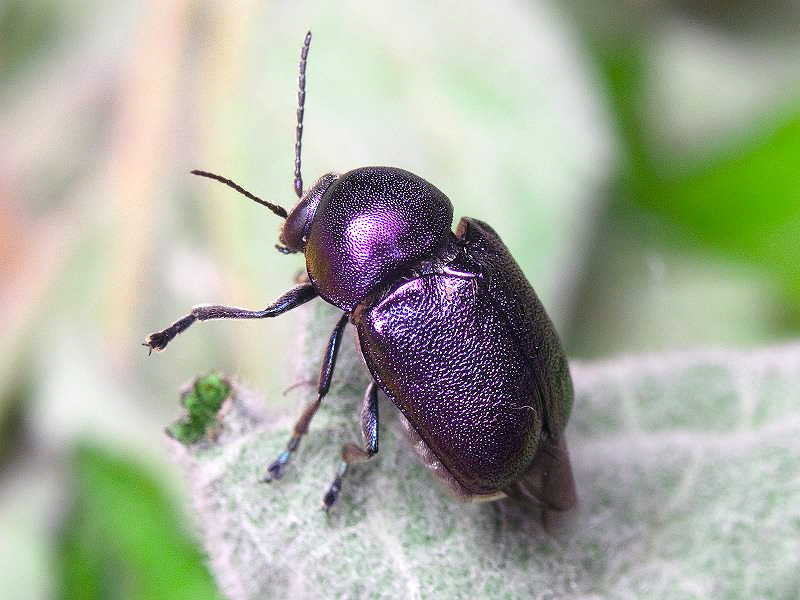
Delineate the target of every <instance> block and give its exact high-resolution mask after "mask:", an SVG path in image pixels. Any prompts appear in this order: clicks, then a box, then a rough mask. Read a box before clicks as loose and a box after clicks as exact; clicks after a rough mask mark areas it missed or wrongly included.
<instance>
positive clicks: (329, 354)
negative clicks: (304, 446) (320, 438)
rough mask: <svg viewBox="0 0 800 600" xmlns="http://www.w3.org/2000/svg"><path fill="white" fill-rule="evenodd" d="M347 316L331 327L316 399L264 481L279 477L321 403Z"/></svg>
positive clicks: (329, 384)
mask: <svg viewBox="0 0 800 600" xmlns="http://www.w3.org/2000/svg"><path fill="white" fill-rule="evenodd" d="M349 318H350V315H349V314H348V313H345V314H343V315H342V316H341V318H340V319H339V321H338V322H337V323H336V327H334V328H333V331H332V332H331V337H330V339H329V340H328V346H327V348H326V349H325V356H323V357H322V368H321V369H320V373H319V387H318V389H317V399H316V400H314V401H313V402H312V403H311V404H309V405H308V406H307V407H306V409H305V410H304V411H303V414H302V415H300V418H299V419H298V420H297V423H295V425H294V433H293V434H292V437H291V438H289V443H288V444H286V450H284V451H283V452H281V453H280V454H279V455H278V458H276V459H275V460H274V461H273V462H272V464H271V465H270V466H269V467H268V468H267V475H266V476H265V477H264V480H263V481H264V482H267V483H268V482H270V481H272V480H273V479H280V478H281V475H283V471H284V469H285V468H286V464H287V463H288V462H289V459H290V458H291V456H292V453H293V452H294V451H295V450H297V447H298V446H299V445H300V439H301V438H302V437H303V435H305V433H306V431H308V425H309V423H311V419H313V418H314V415H315V414H316V412H317V409H318V408H319V405H320V404H321V403H322V399H323V398H324V397H325V394H327V393H328V390H329V389H330V387H331V379H332V378H333V369H334V367H335V366H336V355H337V354H338V353H339V346H340V345H341V342H342V332H343V331H344V328H345V325H347V320H348V319H349Z"/></svg>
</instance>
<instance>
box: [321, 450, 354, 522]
mask: <svg viewBox="0 0 800 600" xmlns="http://www.w3.org/2000/svg"><path fill="white" fill-rule="evenodd" d="M347 466H348V465H347V463H346V462H344V461H342V462H341V463H339V468H338V469H337V470H336V477H334V478H333V483H331V486H330V487H329V488H328V491H327V492H325V495H324V496H323V497H322V510H324V511H325V512H326V513H327V512H329V511H330V510H331V508H333V505H334V504H336V501H337V500H339V492H341V491H342V479H343V478H344V475H345V473H347Z"/></svg>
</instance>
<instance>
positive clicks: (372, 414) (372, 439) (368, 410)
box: [322, 381, 378, 512]
mask: <svg viewBox="0 0 800 600" xmlns="http://www.w3.org/2000/svg"><path fill="white" fill-rule="evenodd" d="M361 435H362V437H363V438H364V447H363V448H359V447H358V446H357V445H355V444H352V443H350V444H345V445H344V446H342V462H341V463H339V468H338V469H337V470H336V476H335V477H334V478H333V483H331V485H330V487H329V488H328V491H327V492H325V495H324V496H323V497H322V510H324V511H325V512H328V511H329V510H330V509H331V507H332V506H333V505H334V504H336V501H337V500H338V499H339V492H340V491H341V489H342V480H343V479H344V476H345V474H346V473H347V470H348V468H349V467H350V465H352V464H356V463H361V462H366V461H368V460H369V459H370V458H372V457H373V456H375V455H376V454H377V453H378V385H377V384H376V383H375V382H374V381H373V382H371V383H370V384H369V385H368V386H367V391H366V392H365V393H364V401H363V402H362V404H361Z"/></svg>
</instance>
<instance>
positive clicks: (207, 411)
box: [166, 373, 230, 446]
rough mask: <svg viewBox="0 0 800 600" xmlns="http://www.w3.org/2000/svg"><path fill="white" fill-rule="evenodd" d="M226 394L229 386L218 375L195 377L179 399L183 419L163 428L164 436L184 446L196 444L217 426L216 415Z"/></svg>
mask: <svg viewBox="0 0 800 600" xmlns="http://www.w3.org/2000/svg"><path fill="white" fill-rule="evenodd" d="M228 394H230V384H229V383H228V381H227V380H226V379H225V378H224V377H223V376H222V375H220V374H218V373H214V374H211V375H206V376H205V377H198V378H197V379H196V380H195V382H194V384H193V385H192V387H191V389H190V390H189V391H187V392H185V393H184V394H183V396H182V397H181V404H183V406H184V408H185V409H186V411H187V415H186V416H185V417H183V418H181V419H180V420H178V421H177V422H175V423H174V424H172V425H170V426H169V427H167V429H166V431H167V435H169V436H170V437H172V438H174V439H176V440H178V441H179V442H180V443H182V444H184V445H187V446H188V445H190V444H196V443H197V442H199V441H200V440H202V439H204V438H205V437H207V436H208V434H209V431H211V430H213V429H215V428H216V427H217V426H218V425H219V420H218V418H217V414H218V413H219V410H220V409H221V408H222V404H223V403H224V402H225V399H226V398H227V397H228Z"/></svg>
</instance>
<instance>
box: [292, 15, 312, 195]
mask: <svg viewBox="0 0 800 600" xmlns="http://www.w3.org/2000/svg"><path fill="white" fill-rule="evenodd" d="M310 46H311V32H310V31H309V32H307V33H306V38H305V40H303V48H302V49H301V50H300V76H299V77H298V78H297V86H298V90H297V127H296V128H295V134H294V193H295V194H297V197H298V198H302V197H303V176H302V175H300V150H301V149H302V147H303V110H304V107H305V104H306V62H307V61H308V48H309V47H310Z"/></svg>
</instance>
